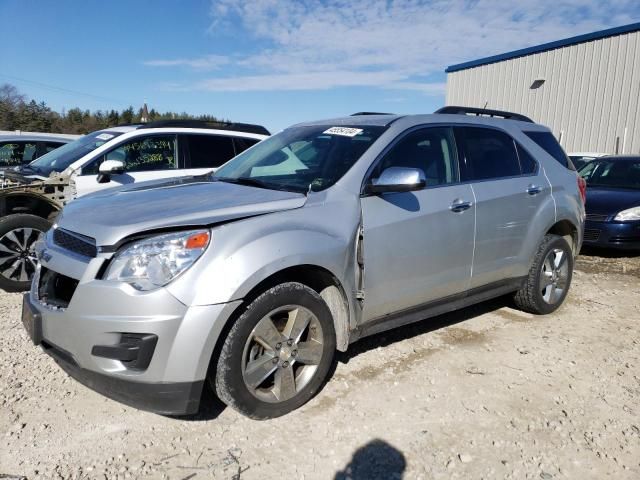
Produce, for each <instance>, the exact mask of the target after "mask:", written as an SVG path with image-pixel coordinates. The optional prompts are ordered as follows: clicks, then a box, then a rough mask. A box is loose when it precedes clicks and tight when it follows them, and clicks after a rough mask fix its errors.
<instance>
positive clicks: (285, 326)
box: [242, 305, 324, 403]
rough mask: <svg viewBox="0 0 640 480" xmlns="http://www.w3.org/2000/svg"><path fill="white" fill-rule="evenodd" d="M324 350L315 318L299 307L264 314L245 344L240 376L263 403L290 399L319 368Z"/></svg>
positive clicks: (285, 307)
mask: <svg viewBox="0 0 640 480" xmlns="http://www.w3.org/2000/svg"><path fill="white" fill-rule="evenodd" d="M323 349H324V345H323V335H322V325H320V321H319V320H318V317H316V316H315V315H314V314H313V313H312V312H311V311H310V310H308V309H306V308H305V307H302V306H300V305H286V306H283V307H279V308H276V309H275V310H273V311H271V312H269V313H268V314H267V315H265V316H264V317H263V318H262V319H261V320H260V321H259V322H258V324H257V325H256V326H255V328H254V329H253V331H252V332H251V335H249V338H248V339H247V341H246V344H245V347H244V352H243V356H242V357H243V362H242V363H243V365H242V377H243V379H244V382H245V385H246V386H247V388H248V389H249V391H250V392H251V393H252V394H253V395H254V396H255V397H256V398H258V399H260V400H263V401H265V402H271V403H277V402H283V401H286V400H289V399H291V398H293V397H294V396H295V395H296V394H297V393H298V392H300V391H301V390H303V389H304V387H306V386H307V385H308V384H309V381H310V380H311V379H312V378H313V376H314V374H315V372H316V371H317V369H318V365H319V364H320V360H321V359H322V352H323Z"/></svg>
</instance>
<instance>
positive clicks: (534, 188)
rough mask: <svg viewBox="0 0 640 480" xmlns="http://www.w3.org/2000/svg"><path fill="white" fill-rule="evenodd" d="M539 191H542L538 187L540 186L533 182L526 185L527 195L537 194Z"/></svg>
mask: <svg viewBox="0 0 640 480" xmlns="http://www.w3.org/2000/svg"><path fill="white" fill-rule="evenodd" d="M541 191H542V188H540V187H539V186H537V185H534V184H533V183H532V184H531V185H529V186H528V187H527V193H528V194H529V195H537V194H539V193H540V192H541Z"/></svg>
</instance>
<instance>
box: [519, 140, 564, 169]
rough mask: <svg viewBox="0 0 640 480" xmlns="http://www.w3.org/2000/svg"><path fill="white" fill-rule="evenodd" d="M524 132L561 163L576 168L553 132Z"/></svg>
mask: <svg viewBox="0 0 640 480" xmlns="http://www.w3.org/2000/svg"><path fill="white" fill-rule="evenodd" d="M524 134H525V135H526V136H527V137H529V138H530V139H531V140H533V141H534V142H536V143H537V144H538V146H539V147H540V148H542V149H543V150H544V151H545V152H547V153H548V154H549V155H551V156H552V157H553V158H555V159H556V160H557V161H558V163H559V164H560V165H563V166H564V167H566V168H568V169H569V170H575V169H576V168H575V167H574V166H573V164H572V163H571V160H569V157H567V154H566V153H564V150H563V149H562V147H561V146H560V144H559V143H558V141H557V140H556V138H555V137H554V136H553V134H552V133H551V132H524Z"/></svg>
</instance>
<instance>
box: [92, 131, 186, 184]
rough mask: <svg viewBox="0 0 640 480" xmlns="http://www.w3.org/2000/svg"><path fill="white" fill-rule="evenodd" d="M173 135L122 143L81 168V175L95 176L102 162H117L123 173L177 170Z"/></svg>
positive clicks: (154, 136)
mask: <svg viewBox="0 0 640 480" xmlns="http://www.w3.org/2000/svg"><path fill="white" fill-rule="evenodd" d="M176 159H177V155H176V141H175V135H153V136H149V137H142V138H140V137H138V138H136V139H134V140H130V141H128V142H125V143H122V144H120V145H118V146H117V147H116V148H114V149H113V150H110V151H108V152H107V153H105V154H104V155H101V156H100V157H99V158H97V159H96V160H94V161H93V162H91V163H90V164H89V165H86V166H85V167H83V168H82V174H83V175H97V174H98V169H99V168H100V164H101V163H102V162H103V161H104V160H119V161H121V162H123V163H124V169H125V172H127V173H131V172H148V171H154V170H173V169H175V168H177V161H176Z"/></svg>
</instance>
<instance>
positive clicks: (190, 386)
mask: <svg viewBox="0 0 640 480" xmlns="http://www.w3.org/2000/svg"><path fill="white" fill-rule="evenodd" d="M36 281H37V278H36ZM239 303H240V302H239V301H238V302H231V303H225V304H216V305H204V306H187V305H184V304H182V303H181V302H180V301H178V300H177V299H176V298H175V297H173V295H171V294H170V293H169V292H168V291H167V290H166V289H162V288H161V289H158V290H155V291H153V292H139V291H137V290H135V289H134V288H132V287H130V286H129V285H126V284H122V283H117V282H106V281H101V280H95V279H90V280H88V281H80V282H79V284H78V286H77V288H76V290H75V292H74V293H73V297H72V298H71V301H70V302H69V305H68V306H67V307H66V308H63V309H56V308H51V306H50V305H48V304H45V303H43V302H41V301H39V300H38V298H37V294H36V293H34V289H32V291H31V292H30V293H29V294H26V295H25V298H24V302H23V322H24V323H25V325H27V324H28V322H29V318H28V317H30V316H32V317H34V320H33V323H32V328H27V330H29V332H30V334H31V336H32V339H33V340H34V342H35V343H36V344H38V345H40V346H42V347H43V349H44V350H45V351H46V352H47V353H49V354H50V355H51V356H53V357H54V358H55V359H56V361H57V362H58V364H59V365H60V366H61V367H62V368H63V369H64V370H65V371H66V372H67V373H68V374H69V375H70V376H71V377H73V378H75V379H76V380H78V381H79V382H81V383H82V384H84V385H86V386H88V387H89V388H91V389H93V390H96V391H97V392H99V393H102V394H103V395H105V396H107V397H109V398H112V399H114V400H117V401H120V402H122V403H125V404H127V405H131V406H134V407H136V408H140V409H144V410H149V411H153V412H156V413H161V414H190V413H195V412H196V411H197V410H198V407H199V403H200V396H201V393H202V388H203V385H204V381H205V379H206V376H207V370H208V367H209V363H210V360H211V356H212V354H213V349H214V347H215V344H216V342H217V340H218V337H219V335H220V332H221V331H222V328H223V325H224V323H225V322H226V320H227V318H228V316H229V315H230V314H231V313H232V312H233V310H234V309H235V308H236V307H237V306H238V305H239ZM123 334H127V335H152V336H154V337H157V342H155V345H154V348H153V352H152V354H151V357H150V361H148V362H146V364H145V366H144V368H143V369H141V368H135V365H134V366H133V367H132V364H131V363H130V362H126V361H121V360H119V359H114V358H105V357H104V356H101V355H96V353H97V352H98V350H99V349H96V348H95V347H96V346H101V347H104V346H117V345H121V342H122V339H123ZM102 350H105V349H104V348H103V349H102ZM107 350H108V349H107Z"/></svg>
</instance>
